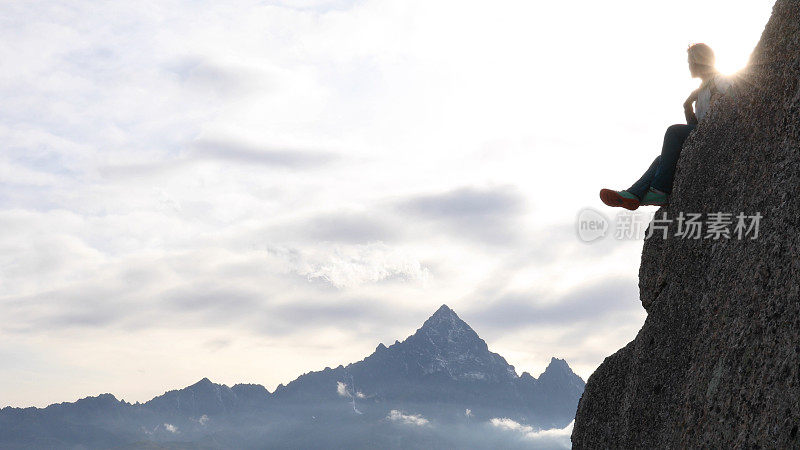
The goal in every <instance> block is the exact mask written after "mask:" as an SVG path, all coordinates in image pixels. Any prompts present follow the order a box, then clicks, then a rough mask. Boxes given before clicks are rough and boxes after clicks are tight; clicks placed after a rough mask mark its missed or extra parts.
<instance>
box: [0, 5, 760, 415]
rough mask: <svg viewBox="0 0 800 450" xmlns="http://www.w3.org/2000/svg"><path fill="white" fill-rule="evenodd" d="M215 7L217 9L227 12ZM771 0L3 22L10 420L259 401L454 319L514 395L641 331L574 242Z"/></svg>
mask: <svg viewBox="0 0 800 450" xmlns="http://www.w3.org/2000/svg"><path fill="white" fill-rule="evenodd" d="M222 3H225V5H226V6H222V5H221V4H222ZM772 3H773V2H772V1H771V0H758V1H752V0H751V1H748V2H730V1H725V0H718V1H717V0H714V1H697V0H691V1H690V0H681V1H672V2H642V1H641V0H638V1H616V2H615V1H608V2H599V1H596V0H589V1H571V2H557V1H547V2H542V1H527V0H525V1H522V0H521V1H505V0H495V1H491V2H490V1H483V2H472V1H452V2H445V1H437V0H433V1H431V0H401V1H393V0H376V1H373V0H364V1H334V0H331V1H326V0H307V1H288V0H287V1H226V2H215V1H208V2H205V1H196V0H193V1H177V0H176V1H154V2H150V1H137V2H93V1H85V2H81V1H72V2H54V1H26V2H3V3H2V4H1V5H0V33H1V36H0V38H1V39H0V67H1V68H2V70H0V80H1V81H0V105H2V107H0V142H2V153H0V318H2V320H0V406H6V405H13V406H29V405H36V406H43V405H47V404H49V403H53V402H61V401H74V400H75V399H77V398H79V397H84V396H87V395H96V394H99V393H104V392H111V393H113V394H115V395H116V396H117V397H118V398H124V399H125V400H128V401H132V402H133V401H146V400H148V399H150V398H151V397H153V396H155V395H158V394H160V393H162V392H164V391H165V390H168V389H175V388H180V387H184V386H186V385H189V384H192V383H194V382H196V381H197V380H199V379H200V378H202V377H209V378H210V379H212V380H213V381H215V382H219V383H226V384H229V385H230V384H234V383H239V382H252V383H260V384H264V385H265V386H266V387H267V388H268V389H270V390H273V389H274V388H275V387H276V386H277V385H278V384H279V383H287V382H289V381H291V380H292V379H294V378H295V377H297V376H298V375H300V374H301V373H304V372H307V371H311V370H319V369H322V368H324V367H325V366H332V367H333V366H336V365H338V364H346V363H348V362H354V361H357V360H360V359H361V358H363V357H364V356H366V355H368V354H369V353H371V352H372V351H373V350H374V348H375V346H376V345H377V344H378V343H379V342H383V343H386V344H391V343H393V342H394V341H395V339H399V340H402V339H404V338H405V337H407V336H408V335H410V334H412V333H413V332H414V330H416V328H418V327H419V326H420V325H421V324H422V322H423V321H424V320H425V319H426V318H427V317H428V316H429V315H430V314H432V313H433V312H434V311H435V310H436V309H437V308H438V307H439V306H440V305H441V304H442V303H446V304H448V305H449V306H451V307H452V308H453V309H454V310H455V311H456V312H457V313H458V314H459V315H460V316H461V317H462V318H463V319H464V320H466V321H467V322H468V323H469V324H470V325H472V327H473V328H474V329H475V330H476V331H477V332H478V334H480V335H481V337H483V338H484V339H485V340H486V341H487V342H488V344H489V347H490V349H491V350H493V351H495V352H498V353H500V354H501V355H503V356H505V357H506V359H508V361H509V362H510V363H511V364H513V365H515V366H516V368H517V372H518V373H522V372H523V371H529V372H531V373H532V374H533V375H534V376H538V375H539V373H541V371H542V370H543V369H544V367H545V366H546V364H547V363H548V362H549V360H550V357H551V356H556V357H560V358H566V360H567V361H568V363H569V364H570V365H571V366H572V367H573V369H574V370H575V371H576V372H577V373H578V374H579V375H581V376H582V377H584V379H585V378H587V377H588V376H589V375H590V374H591V372H592V371H593V370H594V369H595V368H596V367H597V365H598V364H599V363H600V362H602V360H603V358H605V357H606V356H608V355H610V354H611V353H613V352H614V351H616V350H617V349H618V348H620V347H622V346H623V345H625V344H626V343H627V342H628V341H630V340H631V339H632V338H633V337H634V336H635V334H636V332H637V331H638V329H639V328H640V327H641V324H642V323H643V321H644V317H645V313H644V310H643V309H642V307H641V304H640V302H639V300H638V288H637V276H638V267H639V256H640V252H641V241H616V240H613V239H606V240H603V241H601V242H600V243H595V244H592V245H587V244H584V243H582V242H581V241H579V240H578V239H577V237H576V233H575V224H574V222H575V217H576V215H577V214H578V212H579V211H580V210H581V209H582V208H584V207H594V208H597V209H599V210H601V211H603V212H604V213H606V214H608V215H609V216H610V217H611V216H613V214H615V213H616V211H610V210H608V209H607V208H605V207H604V206H603V205H602V204H601V203H600V201H599V199H598V197H597V193H598V190H599V189H600V188H601V187H612V188H618V189H622V188H626V187H627V186H629V185H630V184H631V182H632V181H634V180H635V179H636V178H638V176H639V175H640V174H641V172H642V171H643V170H644V169H645V168H646V167H647V165H648V164H649V163H650V161H651V160H652V159H653V158H654V157H655V155H656V154H657V153H658V152H659V151H660V144H661V140H662V136H663V131H664V129H665V128H666V127H667V126H668V125H670V124H672V123H680V122H682V121H683V112H682V107H681V105H682V103H683V101H684V99H685V98H686V96H687V95H688V93H689V92H690V91H691V90H692V89H694V88H695V87H696V86H697V85H698V84H699V81H698V80H693V79H691V78H690V77H689V74H688V69H687V66H686V47H687V45H688V44H690V43H692V42H706V43H708V44H710V45H711V46H712V47H713V48H714V49H715V50H716V51H717V56H718V62H719V67H720V68H721V69H722V70H723V71H726V72H733V71H735V70H737V69H739V68H741V67H742V66H744V64H745V63H746V61H747V58H748V57H749V54H750V52H751V51H752V49H753V47H754V46H755V44H756V43H757V41H758V39H759V36H760V34H761V31H762V29H763V26H764V24H765V23H766V21H767V19H768V17H769V13H770V10H771V6H772Z"/></svg>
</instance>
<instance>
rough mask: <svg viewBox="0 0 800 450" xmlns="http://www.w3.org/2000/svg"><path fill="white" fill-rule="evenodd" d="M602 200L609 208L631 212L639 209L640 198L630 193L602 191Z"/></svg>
mask: <svg viewBox="0 0 800 450" xmlns="http://www.w3.org/2000/svg"><path fill="white" fill-rule="evenodd" d="M600 200H602V201H603V203H605V204H606V205H608V206H613V207H622V208H625V209H629V210H631V211H633V210H635V209H636V208H638V207H639V198H638V197H637V196H635V195H633V194H631V193H630V192H628V191H612V190H611V189H600Z"/></svg>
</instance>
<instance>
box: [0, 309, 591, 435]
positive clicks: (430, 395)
mask: <svg viewBox="0 0 800 450" xmlns="http://www.w3.org/2000/svg"><path fill="white" fill-rule="evenodd" d="M583 385H584V383H583V380H582V379H581V378H580V377H578V376H577V375H575V374H574V373H573V372H572V370H571V369H570V368H569V365H568V364H567V363H566V361H564V360H560V359H556V358H553V359H552V360H551V362H550V364H549V366H548V367H547V369H546V370H545V372H544V373H543V374H542V375H541V376H540V377H539V378H538V379H537V378H534V377H532V376H531V375H530V374H528V373H527V372H526V373H523V374H522V375H521V376H517V374H516V371H515V370H514V367H513V366H511V365H510V364H508V362H507V361H506V360H505V359H504V358H503V357H502V356H500V355H498V354H496V353H493V352H491V351H489V349H488V346H487V344H486V342H485V341H484V340H483V339H481V338H480V337H479V336H478V334H477V333H476V332H475V331H474V330H473V329H472V328H471V327H470V326H469V325H468V324H467V323H466V322H464V321H463V320H461V319H460V318H459V317H458V315H457V314H456V313H455V311H453V310H452V309H450V308H449V307H447V306H446V305H442V307H440V308H439V309H438V310H437V311H436V312H435V313H434V314H433V315H432V316H431V317H430V318H429V319H428V320H426V321H425V323H424V324H423V325H422V327H420V328H419V329H418V330H417V331H416V332H415V333H414V334H412V335H411V336H409V337H408V338H407V339H406V340H404V341H403V342H395V344H393V345H391V346H389V347H386V346H384V345H383V344H380V345H378V347H377V348H376V350H375V352H373V353H372V354H371V355H369V356H367V357H366V358H364V359H363V360H361V361H358V362H356V363H352V364H348V365H347V366H339V367H337V368H335V369H331V368H326V369H325V370H322V371H319V372H310V373H307V374H304V375H302V376H300V377H298V378H297V379H296V380H294V381H292V382H291V383H289V384H288V385H286V386H279V387H278V388H277V389H276V391H275V392H273V393H270V392H269V391H268V390H267V389H266V388H264V387H263V386H261V385H257V384H236V385H234V386H232V387H228V386H226V385H224V384H217V383H214V382H212V381H211V380H209V379H208V378H203V379H201V380H200V381H198V382H197V383H195V384H192V385H190V386H187V387H185V388H183V389H178V390H172V391H169V392H166V393H164V394H162V395H159V396H157V397H155V398H153V399H151V400H150V401H148V402H145V403H141V404H140V403H136V404H131V403H127V402H124V401H119V400H117V399H116V398H115V397H114V396H113V395H111V394H101V395H99V396H96V397H87V398H84V399H81V400H78V401H76V402H74V403H61V404H55V405H51V406H48V407H47V408H11V407H6V408H3V409H2V410H0V447H3V446H13V445H19V446H26V447H29V448H30V447H32V448H71V447H73V446H74V445H82V446H85V447H88V448H106V447H108V446H109V445H112V444H113V445H119V444H120V443H126V442H128V443H133V442H162V443H164V442H170V441H176V440H177V441H180V442H191V443H192V444H193V445H202V446H207V447H209V448H230V447H231V446H233V447H242V448H247V447H256V448H258V447H260V446H263V445H265V444H264V443H265V442H273V443H274V444H276V445H277V444H280V445H281V446H296V447H309V446H311V447H313V446H315V445H318V444H315V443H318V442H321V441H319V439H320V436H322V435H325V436H327V437H326V439H328V440H330V439H333V438H331V437H330V434H331V430H333V429H335V430H349V432H348V433H347V435H346V436H343V437H342V438H341V439H342V441H341V444H342V445H346V446H363V445H366V444H365V442H370V443H371V444H369V445H380V446H384V447H388V448H391V447H397V446H398V445H400V446H401V447H404V446H407V445H412V446H416V445H417V444H409V442H412V441H413V442H418V441H419V442H425V443H426V444H424V445H423V444H419V445H422V446H430V445H447V444H446V442H447V440H446V438H443V437H441V436H439V437H432V436H427V435H409V436H406V435H404V434H402V433H406V431H408V430H406V431H402V433H401V431H400V430H399V429H395V428H392V427H391V426H390V424H389V423H387V422H386V417H387V413H388V412H389V411H390V410H391V409H400V410H403V411H408V412H409V413H414V414H420V415H421V417H422V416H424V417H426V419H425V420H431V421H433V423H455V424H456V425H457V424H458V423H462V424H466V423H467V422H464V421H465V420H467V421H469V420H488V418H491V417H512V418H515V420H519V421H521V422H522V423H526V424H530V425H534V426H541V427H544V428H549V427H554V426H556V427H563V426H564V425H566V424H567V423H569V422H570V421H571V420H572V417H573V416H574V412H575V407H576V405H577V401H578V398H579V397H580V391H581V390H582V388H583ZM468 410H469V411H468ZM278 424H280V425H278ZM396 433H401V434H396ZM363 439H366V440H367V441H364V440H363ZM398 439H399V440H398ZM409 439H411V440H412V441H409ZM431 439H433V440H431ZM442 439H445V440H442ZM483 439H488V437H486V436H484V437H483ZM403 442H405V443H406V444H403ZM490 442H491V441H487V443H485V444H482V445H481V444H478V443H477V441H476V443H474V446H475V447H477V448H481V447H487V446H492V445H493V444H491V443H490ZM376 443H380V444H376ZM398 443H400V444H398ZM434 443H435V444H434ZM461 445H463V444H461ZM470 445H472V444H470Z"/></svg>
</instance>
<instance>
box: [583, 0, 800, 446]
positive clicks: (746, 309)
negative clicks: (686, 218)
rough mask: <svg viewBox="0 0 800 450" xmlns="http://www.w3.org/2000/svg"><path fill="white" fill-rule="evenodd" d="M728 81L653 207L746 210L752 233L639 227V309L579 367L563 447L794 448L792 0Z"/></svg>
mask: <svg viewBox="0 0 800 450" xmlns="http://www.w3.org/2000/svg"><path fill="white" fill-rule="evenodd" d="M736 86H737V95H736V96H735V97H734V98H726V99H723V100H722V101H720V102H719V103H717V104H716V105H715V107H714V108H713V110H712V113H711V115H710V116H709V117H708V118H707V119H706V120H705V121H704V122H703V123H702V124H701V125H700V126H699V128H698V129H697V131H696V132H695V133H694V135H693V136H691V137H690V138H689V140H688V141H687V143H686V145H685V146H684V149H683V152H682V155H681V159H680V161H679V163H678V173H677V177H676V187H675V190H674V193H673V195H672V199H671V202H672V203H671V205H670V206H668V207H666V208H662V210H660V211H658V213H657V215H656V216H657V217H660V216H661V214H662V213H663V212H666V213H667V218H669V219H677V217H678V215H679V214H680V212H684V213H703V215H704V216H703V217H704V219H706V223H707V216H706V215H707V214H709V213H715V212H724V213H732V214H733V216H734V217H733V222H734V223H733V225H732V226H731V231H733V230H734V227H735V225H736V221H737V220H736V218H735V216H736V215H737V214H739V213H740V212H744V213H745V214H748V215H752V214H755V213H756V212H759V213H760V214H761V215H762V216H763V217H762V218H761V221H760V225H759V235H758V237H757V238H756V239H750V237H752V234H751V235H750V236H748V237H747V239H742V240H739V239H737V238H736V236H732V237H731V238H730V239H726V238H721V239H717V240H714V239H707V238H701V239H688V238H681V237H676V236H674V234H675V232H676V231H677V223H676V222H673V223H672V224H671V225H670V227H669V236H668V238H667V239H664V238H663V236H661V235H660V233H658V234H654V235H653V237H651V238H649V239H646V241H645V243H644V249H643V252H642V263H641V269H640V272H639V280H640V281H639V287H640V294H641V301H642V305H643V306H644V307H645V309H646V310H647V313H648V317H647V320H646V322H645V324H644V326H643V327H642V329H641V331H640V332H639V334H638V335H637V337H636V339H634V340H633V341H632V342H631V343H629V344H628V345H627V346H626V347H624V348H623V349H621V350H619V351H618V352H617V353H615V354H614V355H612V356H610V357H608V358H606V360H605V362H604V363H603V364H602V365H601V366H600V367H599V368H598V369H597V371H596V372H595V373H594V374H593V375H592V376H591V378H590V379H589V382H588V384H587V385H586V390H585V392H584V394H583V397H582V399H581V401H580V404H579V407H578V413H577V417H576V422H575V428H574V431H573V434H572V441H573V445H574V447H575V448H609V447H610V448H620V447H624V448H631V447H639V448H642V447H649V448H655V447H665V446H666V447H714V448H719V447H722V448H730V447H744V446H746V447H752V446H761V447H769V448H797V447H798V446H800V432H798V426H800V402H798V399H800V298H798V286H799V285H800V253H798V250H800V1H797V0H778V1H777V3H776V4H775V6H774V9H773V14H772V17H771V18H770V21H769V22H768V24H767V27H766V29H765V30H764V33H763V35H762V37H761V40H760V42H759V43H758V45H757V47H756V48H755V50H754V52H753V54H752V55H751V59H750V64H749V66H748V69H747V70H746V71H745V73H744V74H742V76H741V77H740V78H739V79H738V80H737V83H736ZM652 226H653V225H652V224H651V227H652ZM705 234H706V230H703V235H704V236H705ZM732 234H733V233H732Z"/></svg>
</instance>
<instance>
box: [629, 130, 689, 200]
mask: <svg viewBox="0 0 800 450" xmlns="http://www.w3.org/2000/svg"><path fill="white" fill-rule="evenodd" d="M694 127H695V126H694V125H680V124H678V125H672V126H671V127H669V128H667V132H666V133H664V145H663V146H662V147H661V154H660V155H658V156H656V159H655V161H653V164H650V168H648V169H647V171H646V172H645V173H644V175H642V178H639V181H637V182H636V183H633V186H631V187H629V188H628V192H630V193H631V194H633V195H635V196H637V197H639V200H641V199H642V197H644V194H646V193H647V190H648V189H649V188H651V187H652V188H655V189H658V190H659V191H662V192H666V193H667V194H669V193H671V192H672V181H673V179H674V178H675V167H676V166H677V165H678V157H679V156H680V155H681V148H682V147H683V142H684V141H685V140H686V138H687V137H689V133H691V132H692V130H694Z"/></svg>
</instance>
